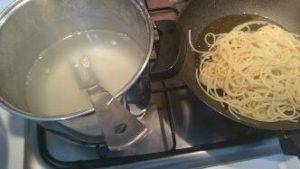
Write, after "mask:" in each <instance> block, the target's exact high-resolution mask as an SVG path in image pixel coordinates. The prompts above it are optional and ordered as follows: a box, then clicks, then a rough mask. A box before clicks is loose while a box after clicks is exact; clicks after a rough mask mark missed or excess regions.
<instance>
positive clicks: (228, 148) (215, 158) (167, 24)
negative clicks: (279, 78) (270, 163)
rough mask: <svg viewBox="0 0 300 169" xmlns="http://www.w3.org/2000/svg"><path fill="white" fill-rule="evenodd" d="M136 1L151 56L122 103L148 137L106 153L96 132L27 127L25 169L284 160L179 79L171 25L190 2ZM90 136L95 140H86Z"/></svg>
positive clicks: (176, 36)
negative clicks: (145, 19) (149, 36)
mask: <svg viewBox="0 0 300 169" xmlns="http://www.w3.org/2000/svg"><path fill="white" fill-rule="evenodd" d="M141 2H142V3H144V5H145V6H146V7H147V8H148V10H149V13H150V15H151V18H152V20H153V22H154V24H155V29H156V37H155V39H156V41H155V45H154V46H155V49H154V51H153V54H152V56H151V59H150V62H149V65H148V67H147V69H146V70H145V72H144V74H143V75H142V76H141V77H140V79H139V80H138V82H137V83H136V84H134V85H133V87H132V88H131V89H129V90H128V91H127V92H126V93H125V94H124V95H123V96H122V98H120V101H121V102H122V103H123V104H124V106H126V108H128V109H129V110H130V112H131V113H132V114H133V115H135V116H136V117H137V118H138V119H139V120H140V121H141V122H142V123H144V124H145V126H147V127H148V128H149V129H150V131H151V132H150V134H149V135H148V136H147V137H146V138H145V139H144V140H143V141H141V142H140V143H139V144H137V145H136V146H134V147H132V148H130V149H127V150H124V151H114V152H111V151H109V149H108V148H107V146H106V145H105V141H104V140H103V137H102V136H101V131H100V130H99V129H96V130H95V129H91V128H88V127H86V128H84V130H81V129H80V128H79V129H78V128H74V127H72V126H70V125H69V124H68V122H62V123H61V124H60V127H68V128H70V129H71V130H70V133H73V134H70V133H63V132H60V130H59V127H58V128H57V127H54V128H52V129H51V127H50V128H47V129H46V128H44V127H43V126H41V125H39V124H37V123H35V122H27V124H26V146H25V149H26V151H25V168H29V169H37V168H71V169H75V168H103V167H104V168H110V167H111V168H195V167H199V168H204V167H208V166H212V165H219V164H222V163H228V162H232V161H242V160H245V159H250V158H257V157H261V156H270V155H274V154H280V153H282V149H281V147H280V142H279V139H278V138H277V137H276V135H275V134H274V133H273V132H270V131H265V130H258V129H254V128H249V127H247V126H244V125H241V124H239V123H236V122H233V121H231V120H228V119H226V118H225V117H223V116H222V115H220V114H218V113H217V112H215V111H214V110H212V109H211V108H209V107H208V106H207V105H205V104H204V103H203V102H201V101H200V100H198V99H197V98H196V96H194V94H193V93H192V92H191V90H190V89H189V88H188V87H187V86H186V85H185V83H184V82H183V81H182V80H181V78H180V76H179V74H180V68H181V66H182V63H183V61H184V54H183V53H184V51H185V47H186V45H185V44H186V42H185V37H182V35H181V32H180V31H181V30H180V27H178V25H177V24H176V20H177V18H178V16H179V15H180V12H181V11H182V9H184V7H185V5H187V3H188V0H145V1H144V0H141ZM91 119H93V118H92V116H88V117H86V120H87V121H89V120H91ZM78 123H84V122H82V121H81V122H78ZM88 136H90V137H93V139H94V140H95V141H94V142H91V141H89V142H88V141H86V139H87V137H88Z"/></svg>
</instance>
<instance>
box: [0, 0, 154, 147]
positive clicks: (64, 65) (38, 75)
mask: <svg viewBox="0 0 300 169" xmlns="http://www.w3.org/2000/svg"><path fill="white" fill-rule="evenodd" d="M0 19H1V22H0V24H1V25H0V27H1V29H0V59H1V63H0V70H1V71H0V86H1V87H0V99H1V103H2V106H3V107H4V108H6V109H8V110H9V112H11V113H14V114H17V115H20V116H22V117H23V118H26V119H30V120H36V121H39V122H49V121H52V122H53V121H68V120H71V119H74V118H81V117H83V116H86V115H88V114H92V113H94V112H96V113H98V114H99V116H98V117H99V118H98V121H99V123H100V122H101V123H106V124H102V125H101V128H102V130H103V133H104V137H105V139H106V141H107V142H109V143H108V145H109V146H110V148H112V149H122V148H124V147H126V146H129V145H131V144H133V143H135V142H137V141H138V140H139V139H141V138H143V137H144V136H145V134H146V130H147V129H146V128H144V126H143V125H142V124H141V123H140V122H138V120H136V119H135V118H134V117H132V116H131V115H130V113H129V112H128V111H127V110H126V109H125V108H123V107H122V106H121V104H120V103H118V101H117V99H115V98H117V97H119V96H120V95H122V94H123V93H124V92H125V91H126V90H127V89H129V88H130V86H131V85H132V84H133V83H134V82H135V81H136V80H137V79H138V78H139V76H140V74H141V73H142V72H143V70H144V68H145V67H146V65H147V63H148V60H149V57H150V53H151V51H152V44H153V30H152V26H151V23H150V21H149V15H148V13H147V10H146V9H145V8H144V7H143V5H141V4H140V3H139V1H137V0H131V1H123V0H64V1H61V0H20V1H17V2H15V3H14V4H13V5H12V6H10V7H9V8H8V9H7V10H5V11H4V12H3V13H2V15H1V18H0ZM82 58H85V59H86V60H88V66H87V67H86V65H87V64H85V63H82V65H81V67H83V68H80V70H75V73H74V67H75V69H77V68H78V64H75V63H76V60H77V61H78V63H79V64H80V63H81V62H80V61H79V60H82ZM74 60H75V63H74ZM70 63H72V64H70ZM73 63H74V64H73ZM79 67H80V66H79ZM78 71H79V74H81V75H79V76H80V77H82V79H81V80H83V81H84V80H86V79H89V80H90V79H94V81H92V82H93V83H92V84H89V85H90V86H89V85H87V86H86V85H85V86H82V82H80V80H78V75H77V74H78ZM80 71H81V72H80ZM76 72H77V74H76ZM89 72H92V73H91V74H89ZM79 79H80V78H79ZM86 82H87V81H86ZM88 82H91V81H88ZM95 86H96V87H95ZM99 89H100V90H99ZM103 93H104V94H103ZM102 95H103V96H102ZM107 112H108V113H107ZM110 131H111V132H110ZM127 131H128V132H127ZM113 132H115V133H116V135H115V136H114V134H112V133H113ZM118 140H123V141H121V142H120V141H118Z"/></svg>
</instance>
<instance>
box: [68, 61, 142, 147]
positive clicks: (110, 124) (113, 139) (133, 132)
mask: <svg viewBox="0 0 300 169" xmlns="http://www.w3.org/2000/svg"><path fill="white" fill-rule="evenodd" d="M69 62H70V66H71V67H72V70H73V72H74V76H75V79H76V81H77V84H78V85H79V88H81V89H84V90H86V91H87V93H88V95H89V99H90V102H91V104H92V106H93V108H94V110H95V113H96V116H97V119H98V123H99V125H100V127H101V129H102V132H103V135H104V137H105V140H106V143H107V146H108V148H109V149H110V150H124V149H126V148H127V147H129V146H131V145H133V144H135V143H137V142H139V141H140V140H142V139H143V138H144V137H145V136H146V135H147V133H148V129H147V128H146V127H145V126H144V125H143V124H142V123H141V122H140V121H138V120H137V119H136V118H135V117H134V116H133V115H131V113H130V112H129V111H128V110H127V109H126V108H125V107H123V106H122V105H121V103H120V102H119V101H118V100H116V99H115V98H114V96H112V95H111V94H110V93H109V92H108V91H107V90H106V89H104V88H103V87H102V86H100V85H99V81H98V79H97V77H96V75H95V73H94V71H93V69H92V67H91V64H90V60H89V58H88V57H87V56H83V57H80V58H75V57H74V58H71V59H70V60H69Z"/></svg>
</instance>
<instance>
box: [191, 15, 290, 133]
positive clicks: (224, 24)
mask: <svg viewBox="0 0 300 169" xmlns="http://www.w3.org/2000/svg"><path fill="white" fill-rule="evenodd" d="M249 21H267V22H269V23H272V24H275V25H278V26H280V27H282V28H284V27H283V26H282V25H280V24H278V23H276V22H274V21H272V20H271V19H269V18H267V17H263V16H259V15H248V14H242V15H228V16H225V17H221V18H219V19H217V20H214V21H213V22H211V23H210V24H208V25H207V26H206V27H205V28H204V29H203V30H202V31H201V32H200V34H199V35H195V34H194V35H192V36H196V39H197V41H196V44H195V47H196V48H197V49H199V50H201V51H207V50H208V48H209V47H208V46H207V44H206V43H205V41H204V37H205V35H206V34H207V33H214V34H220V33H228V32H230V31H231V30H232V29H233V28H234V27H235V26H237V25H239V24H242V23H245V22H249ZM258 28H259V27H258ZM193 55H194V56H193V57H194V61H195V62H196V64H194V65H195V69H194V71H195V75H196V72H197V71H199V70H198V66H199V64H200V63H201V56H200V57H199V54H197V53H194V54H193ZM204 87H205V86H204ZM198 90H201V89H200V87H199V88H198ZM201 92H202V91H201ZM220 92H222V91H220ZM203 95H205V94H204V92H202V94H201V95H200V98H201V99H202V100H203V101H204V102H206V103H207V104H208V105H209V106H212V107H214V108H215V109H216V110H217V111H219V112H221V113H222V114H225V115H226V116H227V117H230V118H232V119H234V120H236V121H239V122H243V123H245V122H246V124H248V125H249V124H250V125H251V126H255V127H263V128H268V127H266V126H272V125H273V126H275V127H274V129H282V127H283V126H290V125H293V124H295V123H292V122H287V121H283V122H271V123H270V122H269V123H267V122H260V121H256V120H253V119H249V118H247V117H243V116H241V115H237V114H235V115H232V113H230V112H229V111H228V109H227V106H226V105H225V107H223V106H222V105H221V104H220V103H219V102H217V101H214V100H212V99H211V98H209V97H208V96H203ZM271 129H273V128H271Z"/></svg>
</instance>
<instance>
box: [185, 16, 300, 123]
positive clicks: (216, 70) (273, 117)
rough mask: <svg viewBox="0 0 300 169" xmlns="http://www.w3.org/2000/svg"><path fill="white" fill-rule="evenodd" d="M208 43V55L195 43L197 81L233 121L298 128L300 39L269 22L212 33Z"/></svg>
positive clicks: (299, 109) (206, 37) (299, 112)
mask: <svg viewBox="0 0 300 169" xmlns="http://www.w3.org/2000/svg"><path fill="white" fill-rule="evenodd" d="M190 36H191V32H190ZM190 38H191V37H190ZM204 40H205V42H206V44H207V45H208V47H209V50H208V51H199V50H197V49H195V48H194V47H193V45H192V43H191V40H190V45H191V47H192V49H193V50H194V51H195V52H197V53H200V55H199V57H200V64H199V67H198V68H197V70H196V71H197V79H198V83H199V85H200V86H201V88H202V89H203V91H204V92H205V93H206V94H207V95H208V96H210V97H211V98H212V99H214V100H216V101H218V102H220V103H221V104H222V105H223V106H225V107H227V108H228V109H229V111H230V112H231V113H233V114H234V115H235V116H236V115H237V114H238V115H241V116H244V117H247V118H250V119H254V120H257V121H262V122H278V121H290V122H298V120H299V117H300V36H299V35H296V34H293V33H290V32H287V31H286V30H284V29H282V28H281V27H279V26H277V25H274V24H271V23H269V22H265V21H253V22H247V23H244V24H242V25H238V26H236V27H235V28H234V29H233V30H232V31H231V32H229V33H224V34H213V33H208V34H206V36H205V39H204ZM236 117H238V116H236Z"/></svg>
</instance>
